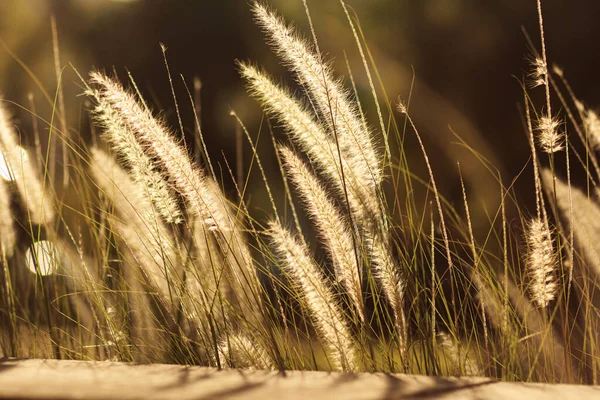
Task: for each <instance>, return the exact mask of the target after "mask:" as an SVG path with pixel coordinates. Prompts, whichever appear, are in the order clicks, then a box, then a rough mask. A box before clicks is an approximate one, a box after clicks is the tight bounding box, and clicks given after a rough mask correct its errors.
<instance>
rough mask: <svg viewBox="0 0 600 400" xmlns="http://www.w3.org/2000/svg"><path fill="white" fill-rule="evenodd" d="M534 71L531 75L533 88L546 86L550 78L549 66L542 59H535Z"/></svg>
mask: <svg viewBox="0 0 600 400" xmlns="http://www.w3.org/2000/svg"><path fill="white" fill-rule="evenodd" d="M531 66H532V67H533V68H532V71H531V72H530V73H529V76H530V78H531V87H532V88H535V87H538V86H545V85H546V77H547V76H548V66H547V65H546V62H545V61H544V59H542V58H541V57H535V58H534V59H533V61H532V62H531Z"/></svg>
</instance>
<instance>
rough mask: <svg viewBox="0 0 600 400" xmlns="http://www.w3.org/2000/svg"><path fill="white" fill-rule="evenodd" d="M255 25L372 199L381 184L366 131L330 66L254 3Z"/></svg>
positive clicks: (377, 166) (269, 12) (377, 165)
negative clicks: (308, 96)
mask: <svg viewBox="0 0 600 400" xmlns="http://www.w3.org/2000/svg"><path fill="white" fill-rule="evenodd" d="M253 12H254V15H255V17H256V19H257V21H258V23H259V24H260V25H261V26H262V28H263V29H264V30H265V32H267V34H268V35H269V38H270V40H271V43H272V45H273V47H274V48H275V50H276V51H277V54H278V55H279V56H280V57H281V58H282V59H283V60H284V61H285V63H286V64H287V65H288V66H289V67H290V69H291V70H292V71H293V72H294V73H295V74H296V75H297V78H298V81H299V82H300V83H301V84H302V85H304V86H305V87H306V88H308V90H309V92H310V94H311V95H312V97H313V98H314V100H315V102H316V104H317V107H318V108H319V110H320V112H321V115H322V116H323V117H324V118H325V121H327V125H328V127H329V130H330V132H334V133H335V134H336V135H337V139H338V141H339V142H338V143H339V145H340V150H341V152H342V154H343V156H344V158H346V159H347V160H348V162H349V164H351V165H352V167H353V168H352V171H353V173H354V174H355V175H356V176H357V178H358V180H359V181H360V182H361V183H362V184H363V185H365V186H366V187H368V190H369V191H371V192H372V194H373V195H375V194H376V188H377V186H378V185H379V183H380V182H381V179H382V171H381V167H380V165H379V161H378V157H377V153H376V151H375V146H374V144H373V141H372V137H371V134H370V132H369V129H368V127H367V126H365V124H364V123H363V122H362V120H361V118H360V113H359V111H358V109H357V106H356V104H355V103H353V102H351V101H350V96H349V93H348V91H347V90H346V89H345V88H344V87H343V86H342V83H341V81H340V80H338V79H335V78H333V71H332V68H331V66H329V65H326V64H324V63H323V61H322V59H321V56H320V54H316V53H315V52H314V51H313V50H312V49H311V48H310V47H309V45H308V44H307V42H306V40H304V39H302V38H301V37H300V36H299V35H297V34H296V32H295V30H294V28H293V27H291V26H287V25H286V23H285V21H284V20H283V18H281V17H280V16H278V15H276V14H275V12H272V11H270V10H268V9H267V8H266V7H265V6H263V5H261V4H260V3H258V2H255V3H254V6H253Z"/></svg>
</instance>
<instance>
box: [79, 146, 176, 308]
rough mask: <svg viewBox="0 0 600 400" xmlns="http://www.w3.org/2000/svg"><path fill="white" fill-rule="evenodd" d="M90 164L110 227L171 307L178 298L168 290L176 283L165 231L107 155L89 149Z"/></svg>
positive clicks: (136, 188)
mask: <svg viewBox="0 0 600 400" xmlns="http://www.w3.org/2000/svg"><path fill="white" fill-rule="evenodd" d="M91 154H92V162H91V164H90V168H91V173H92V176H93V178H94V181H95V182H96V184H97V185H98V187H99V188H100V189H101V190H102V192H103V193H104V194H105V195H106V196H107V197H108V198H109V199H111V200H112V202H113V204H114V207H115V209H116V211H117V213H118V215H119V217H118V218H117V217H112V218H111V223H112V224H113V226H115V228H116V229H117V231H118V232H119V234H120V235H121V237H122V238H123V239H124V240H125V242H126V243H127V245H128V246H129V248H130V249H131V251H132V252H133V254H134V255H135V257H136V258H137V261H138V263H139V264H140V267H141V268H142V269H143V271H144V273H145V275H146V277H147V278H148V280H149V281H150V282H151V283H152V284H153V285H155V286H156V288H157V289H158V291H159V293H160V294H161V296H162V297H163V298H164V299H165V300H166V301H167V302H168V303H167V304H171V303H172V301H171V299H172V298H174V297H176V296H177V295H178V294H177V293H173V291H172V290H171V288H172V287H175V286H176V285H174V283H175V282H178V281H179V279H180V277H179V276H178V275H179V273H178V272H177V271H176V270H175V267H176V266H177V264H178V258H177V252H176V247H175V244H174V243H173V240H172V239H171V237H170V236H169V232H168V229H167V228H166V227H165V226H164V224H163V223H162V222H161V220H160V219H159V218H158V214H157V213H156V211H155V209H154V207H153V206H152V203H151V201H150V199H149V198H147V197H145V196H144V192H145V191H144V190H143V189H142V188H141V187H140V185H139V184H137V183H135V182H133V181H132V180H131V179H130V178H129V176H128V175H127V173H126V172H125V171H124V170H123V169H122V168H121V167H120V166H119V165H118V164H117V163H116V161H115V160H114V159H113V158H112V157H110V156H109V155H108V154H106V153H105V152H103V151H102V150H99V149H92V150H91Z"/></svg>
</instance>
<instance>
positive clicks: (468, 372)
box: [438, 332, 485, 376]
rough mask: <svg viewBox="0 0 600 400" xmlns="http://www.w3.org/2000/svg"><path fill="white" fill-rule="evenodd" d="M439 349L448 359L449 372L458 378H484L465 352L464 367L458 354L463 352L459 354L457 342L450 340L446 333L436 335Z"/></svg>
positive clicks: (475, 363)
mask: <svg viewBox="0 0 600 400" xmlns="http://www.w3.org/2000/svg"><path fill="white" fill-rule="evenodd" d="M438 338H439V339H440V340H439V343H440V347H441V349H442V351H443V352H444V355H445V356H446V357H447V358H448V359H449V361H450V365H449V368H448V369H449V372H450V373H453V374H454V375H458V376H462V375H464V376H485V374H484V373H483V371H482V369H481V367H480V366H479V364H478V363H477V362H476V361H475V360H474V359H473V358H472V357H469V353H468V352H466V356H465V361H464V365H463V362H462V360H461V357H459V354H465V351H462V352H459V350H458V346H459V344H457V341H456V340H454V339H452V338H451V337H450V335H448V334H447V333H446V332H440V334H439V335H438Z"/></svg>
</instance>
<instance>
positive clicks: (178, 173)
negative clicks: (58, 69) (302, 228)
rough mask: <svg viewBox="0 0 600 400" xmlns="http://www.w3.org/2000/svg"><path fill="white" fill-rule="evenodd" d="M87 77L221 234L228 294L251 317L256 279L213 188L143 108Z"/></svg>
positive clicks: (113, 86)
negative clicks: (229, 277) (230, 277)
mask: <svg viewBox="0 0 600 400" xmlns="http://www.w3.org/2000/svg"><path fill="white" fill-rule="evenodd" d="M92 76H93V81H94V83H95V84H97V85H99V86H100V93H101V94H102V98H103V99H104V100H106V102H107V103H108V104H109V105H110V106H111V108H112V109H113V110H114V111H115V114H116V115H117V116H118V117H120V118H121V120H122V122H123V124H124V125H125V126H126V127H127V128H128V129H130V130H131V131H132V132H133V133H134V134H135V138H136V139H137V141H138V142H139V143H140V144H141V145H142V147H143V148H144V149H146V151H147V152H148V153H149V154H150V155H151V157H153V158H155V159H156V161H155V163H156V164H158V166H159V167H160V168H161V169H162V170H163V171H164V172H165V174H166V175H167V176H168V177H169V179H170V182H171V183H172V185H173V186H174V188H175V189H176V190H177V191H178V192H179V193H180V194H181V195H182V196H183V197H184V198H185V199H186V200H187V202H188V204H189V210H190V211H191V212H192V213H193V214H194V215H195V216H197V217H198V218H200V219H201V220H202V221H205V223H206V224H207V225H208V226H209V229H213V230H214V231H217V232H218V233H219V234H220V235H221V236H222V240H221V241H219V244H220V249H221V251H222V252H224V253H225V254H227V260H228V265H229V269H230V271H229V273H230V274H231V275H233V281H232V288H233V293H234V295H235V297H236V302H237V304H238V305H239V306H240V307H242V308H243V310H242V313H240V315H241V316H243V317H245V318H246V319H249V318H257V317H258V315H259V314H260V309H261V307H260V304H261V299H260V292H261V287H260V283H259V281H258V276H257V273H256V270H255V267H254V264H253V261H252V257H251V254H250V251H249V249H248V246H247V243H246V241H245V238H244V235H243V233H242V230H241V226H240V222H239V219H238V217H237V215H235V213H234V212H233V211H232V209H231V207H230V206H229V204H228V202H227V199H226V198H225V196H224V195H223V193H222V192H221V190H220V189H219V187H218V185H217V184H216V183H215V182H214V181H212V180H211V179H209V178H207V177H205V176H204V174H203V172H202V170H201V169H200V168H199V167H198V166H196V165H194V164H193V163H192V162H191V160H190V158H189V156H188V154H187V153H186V151H185V149H184V147H182V146H180V145H179V144H178V143H177V142H176V141H175V139H174V138H173V136H172V134H171V133H170V131H169V130H168V129H167V128H166V127H165V126H164V124H163V123H162V122H160V121H159V120H157V119H155V118H154V116H153V115H152V113H151V112H150V110H149V109H148V108H147V107H146V106H145V104H143V103H140V102H138V101H137V100H136V98H135V96H133V95H132V94H130V93H129V92H127V91H126V90H124V89H123V88H122V87H121V85H120V84H119V83H117V82H115V81H114V80H112V79H110V78H108V77H107V76H105V75H102V74H100V73H93V74H92Z"/></svg>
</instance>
